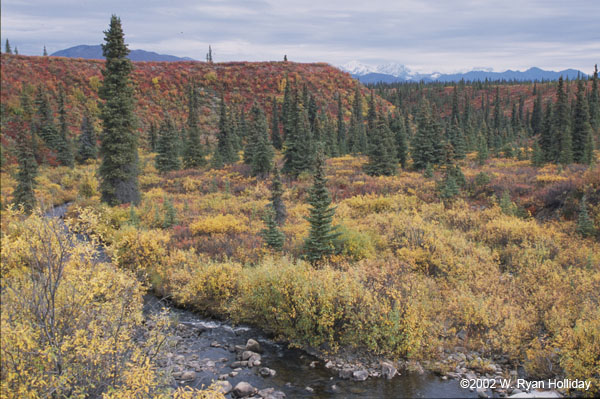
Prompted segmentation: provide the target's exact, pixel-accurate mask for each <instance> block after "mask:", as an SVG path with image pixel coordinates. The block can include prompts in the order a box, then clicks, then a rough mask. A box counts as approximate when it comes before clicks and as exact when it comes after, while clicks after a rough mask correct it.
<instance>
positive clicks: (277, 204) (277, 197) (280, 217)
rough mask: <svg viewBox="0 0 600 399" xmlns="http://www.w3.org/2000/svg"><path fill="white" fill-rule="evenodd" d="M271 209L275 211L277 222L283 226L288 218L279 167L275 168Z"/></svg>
mask: <svg viewBox="0 0 600 399" xmlns="http://www.w3.org/2000/svg"><path fill="white" fill-rule="evenodd" d="M270 199H271V208H273V210H274V211H275V215H274V217H275V221H276V222H277V224H278V225H280V226H281V225H282V224H283V222H285V219H286V217H287V211H286V209H285V204H284V203H283V184H282V183H281V175H280V174H279V168H278V167H277V165H275V166H274V167H273V180H272V182H271V198H270Z"/></svg>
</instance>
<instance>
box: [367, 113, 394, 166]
mask: <svg viewBox="0 0 600 399" xmlns="http://www.w3.org/2000/svg"><path fill="white" fill-rule="evenodd" d="M368 156H369V161H368V162H367V164H366V165H365V167H364V169H365V173H367V174H368V175H371V176H381V175H383V176H392V175H394V174H396V163H397V161H396V151H395V143H394V140H393V139H392V132H391V131H390V128H389V127H388V125H387V123H386V122H385V120H384V119H383V118H379V119H378V121H377V123H376V127H375V129H374V130H373V131H372V132H371V142H370V143H369V151H368Z"/></svg>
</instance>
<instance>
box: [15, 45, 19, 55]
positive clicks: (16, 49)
mask: <svg viewBox="0 0 600 399" xmlns="http://www.w3.org/2000/svg"><path fill="white" fill-rule="evenodd" d="M15 55H19V49H18V48H17V46H15Z"/></svg>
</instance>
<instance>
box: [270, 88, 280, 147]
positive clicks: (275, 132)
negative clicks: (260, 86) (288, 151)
mask: <svg viewBox="0 0 600 399" xmlns="http://www.w3.org/2000/svg"><path fill="white" fill-rule="evenodd" d="M271 142H272V143H273V147H275V148H276V149H278V150H281V149H282V148H283V140H282V139H281V133H279V115H278V114H277V97H275V96H273V111H272V112H271Z"/></svg>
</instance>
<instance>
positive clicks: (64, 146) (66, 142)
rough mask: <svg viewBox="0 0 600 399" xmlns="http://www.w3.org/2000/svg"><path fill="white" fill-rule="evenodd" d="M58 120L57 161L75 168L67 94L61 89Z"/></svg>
mask: <svg viewBox="0 0 600 399" xmlns="http://www.w3.org/2000/svg"><path fill="white" fill-rule="evenodd" d="M58 120H59V123H60V130H59V134H58V141H57V147H56V151H57V156H56V158H57V160H58V161H59V162H60V164H61V165H63V166H69V167H73V166H74V164H75V162H74V159H73V151H72V150H71V140H70V139H69V126H68V125H67V111H66V104H65V92H64V90H63V89H62V87H61V88H60V90H59V92H58Z"/></svg>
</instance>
